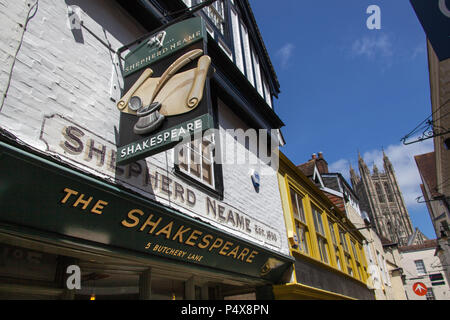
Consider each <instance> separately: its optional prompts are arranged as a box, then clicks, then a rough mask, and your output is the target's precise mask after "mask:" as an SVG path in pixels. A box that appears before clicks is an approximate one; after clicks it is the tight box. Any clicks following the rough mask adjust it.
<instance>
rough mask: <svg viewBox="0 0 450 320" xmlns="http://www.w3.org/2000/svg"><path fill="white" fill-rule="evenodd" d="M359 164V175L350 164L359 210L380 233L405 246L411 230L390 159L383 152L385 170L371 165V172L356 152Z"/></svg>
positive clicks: (411, 232) (412, 230)
mask: <svg viewBox="0 0 450 320" xmlns="http://www.w3.org/2000/svg"><path fill="white" fill-rule="evenodd" d="M358 167H359V172H360V175H361V176H358V175H357V174H356V173H355V170H353V168H352V167H350V180H351V183H352V185H353V189H354V190H355V191H356V193H357V195H358V197H359V200H360V206H361V209H362V210H363V211H366V212H367V213H368V215H369V217H370V220H371V222H372V224H373V225H374V226H375V227H376V230H377V233H378V234H379V235H380V236H382V237H384V238H386V239H389V240H390V241H392V242H396V243H398V244H399V245H400V246H403V245H407V243H408V239H409V238H410V237H411V235H412V234H413V233H414V229H413V227H412V223H411V219H410V217H409V213H408V210H407V209H406V206H405V201H404V199H403V196H402V193H401V191H400V187H399V185H398V181H397V177H396V176H395V172H394V168H393V166H392V163H391V162H390V161H389V158H388V157H387V156H386V154H385V153H384V151H383V167H384V172H381V171H379V170H378V168H377V166H376V165H375V164H374V165H373V169H372V173H371V172H370V170H369V168H368V167H367V165H366V164H365V162H364V160H363V159H362V157H361V155H360V154H359V153H358Z"/></svg>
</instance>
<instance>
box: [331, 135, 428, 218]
mask: <svg viewBox="0 0 450 320" xmlns="http://www.w3.org/2000/svg"><path fill="white" fill-rule="evenodd" d="M433 150H434V147H433V140H432V139H429V140H425V141H423V142H419V143H414V144H410V145H407V146H405V145H403V144H402V143H400V144H397V145H390V146H388V147H387V148H385V153H386V155H387V156H388V158H389V160H390V161H391V163H392V166H393V167H394V171H395V175H396V177H397V181H398V183H399V186H400V190H401V191H402V194H403V199H404V200H405V204H406V206H407V207H408V208H411V209H414V208H417V207H419V206H422V205H421V204H419V203H417V201H416V198H417V197H419V196H421V195H422V191H421V189H420V184H422V180H421V179H420V175H419V171H418V169H417V165H416V162H415V160H414V156H416V155H419V154H424V153H428V152H432V151H433ZM362 157H363V159H364V161H365V163H366V164H367V166H368V167H369V169H370V170H372V167H373V164H376V166H377V167H378V170H379V171H383V170H384V167H383V152H382V150H370V151H367V152H364V154H363V155H362ZM349 161H351V163H352V166H353V169H355V171H356V172H357V173H359V172H358V164H357V161H356V160H355V159H340V160H338V161H336V162H334V163H332V164H331V165H329V168H330V172H340V173H341V174H342V175H343V176H344V177H345V178H346V179H347V180H348V181H349V180H350V179H349V163H350V162H349Z"/></svg>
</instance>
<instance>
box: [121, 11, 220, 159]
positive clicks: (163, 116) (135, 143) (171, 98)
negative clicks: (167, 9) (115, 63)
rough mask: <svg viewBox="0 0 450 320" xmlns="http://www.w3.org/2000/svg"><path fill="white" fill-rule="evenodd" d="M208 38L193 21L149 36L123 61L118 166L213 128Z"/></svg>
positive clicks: (196, 22)
mask: <svg viewBox="0 0 450 320" xmlns="http://www.w3.org/2000/svg"><path fill="white" fill-rule="evenodd" d="M206 40H207V36H206V29H205V26H204V22H203V20H202V19H201V18H199V17H197V18H192V19H188V20H184V21H182V22H180V23H177V24H174V25H172V26H170V27H168V28H167V29H165V30H163V31H161V32H159V33H158V34H155V35H153V36H151V37H150V38H149V39H148V40H146V41H144V42H143V43H141V44H140V45H139V46H138V47H137V48H135V49H134V50H133V51H131V52H130V53H129V54H128V55H127V56H126V57H125V64H124V70H123V71H124V86H125V87H124V95H123V96H122V98H121V99H120V101H119V102H118V103H117V108H118V109H119V110H120V112H121V115H120V127H119V144H118V152H117V164H118V165H123V164H127V163H130V162H134V161H136V160H139V159H143V158H146V157H149V156H151V155H154V154H157V153H159V152H162V151H164V150H167V149H169V148H172V147H174V146H175V145H176V144H177V143H178V142H179V141H180V140H181V139H182V138H183V137H185V136H186V135H187V136H191V135H193V134H194V133H196V132H203V131H205V130H207V129H209V128H211V127H212V126H213V121H212V116H211V114H212V112H211V97H210V84H209V72H210V68H211V58H210V57H209V56H208V55H207V52H206V50H207V47H206Z"/></svg>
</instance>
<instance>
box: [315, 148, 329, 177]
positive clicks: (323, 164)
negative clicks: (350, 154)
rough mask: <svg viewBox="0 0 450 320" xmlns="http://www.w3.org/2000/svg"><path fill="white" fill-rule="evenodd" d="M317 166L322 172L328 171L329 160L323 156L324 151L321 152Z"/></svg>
mask: <svg viewBox="0 0 450 320" xmlns="http://www.w3.org/2000/svg"><path fill="white" fill-rule="evenodd" d="M316 166H317V169H319V172H320V173H328V162H327V161H326V160H325V158H324V157H323V152H319V159H317V160H316Z"/></svg>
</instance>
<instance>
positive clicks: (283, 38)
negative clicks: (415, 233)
mask: <svg viewBox="0 0 450 320" xmlns="http://www.w3.org/2000/svg"><path fill="white" fill-rule="evenodd" d="M276 3H277V4H278V5H277V6H274V5H273V4H274V2H273V1H270V0H250V4H251V6H252V9H253V11H254V14H255V17H256V21H257V23H258V26H259V28H260V31H261V33H262V36H263V39H264V42H265V45H266V47H267V50H268V52H269V55H270V57H271V60H272V63H273V65H274V67H275V70H276V72H277V75H278V79H279V81H280V85H281V94H280V95H279V99H278V100H275V110H276V112H277V113H278V115H279V116H280V118H281V119H282V120H283V121H284V123H285V124H286V127H284V128H283V134H284V137H285V139H286V141H287V145H286V146H285V147H284V148H283V150H282V151H283V152H284V153H285V154H286V155H287V156H288V157H289V158H290V159H291V160H292V162H294V163H295V164H300V163H303V162H306V161H307V160H309V159H310V157H311V154H312V153H317V152H320V151H321V152H323V153H324V157H325V159H326V160H327V162H328V164H329V166H330V168H331V170H333V171H335V172H336V171H338V172H341V173H342V174H344V176H346V177H348V164H349V163H351V164H352V165H353V167H354V168H357V159H358V158H357V155H358V150H359V151H360V153H361V155H362V156H363V158H364V159H365V160H366V163H367V165H368V166H369V167H372V165H373V163H376V164H377V166H378V168H379V169H381V168H382V163H381V156H382V153H381V148H382V147H383V148H384V150H385V151H386V153H387V155H388V156H389V157H390V159H391V162H392V163H393V165H394V169H395V170H396V173H397V178H398V180H399V182H400V187H401V189H402V192H403V195H404V198H405V202H406V203H407V207H408V210H409V213H410V216H411V219H412V222H413V225H414V227H419V229H420V230H421V231H422V232H423V233H424V234H425V235H426V236H428V237H430V238H435V237H436V236H435V233H434V230H433V227H432V225H431V221H430V218H429V215H428V211H427V208H426V206H425V205H424V204H418V203H417V202H416V201H415V198H416V197H418V196H420V195H421V191H420V187H419V184H420V177H419V173H418V170H417V167H416V164H415V162H414V159H413V156H414V155H417V154H422V153H426V152H431V151H433V143H432V141H431V140H428V141H427V142H422V143H416V144H413V145H410V146H409V147H406V146H404V145H403V144H402V143H401V141H400V139H401V138H402V137H403V136H405V135H406V134H407V133H409V132H410V131H411V130H412V129H413V128H414V127H415V126H416V125H417V124H418V123H420V122H421V121H422V120H423V119H425V118H426V117H428V116H429V115H430V114H431V103H430V87H429V78H428V76H429V75H428V64H427V55H426V38H425V33H424V31H423V29H422V27H421V25H420V23H419V21H418V19H417V17H416V15H415V12H414V10H413V8H412V7H411V5H410V3H409V1H407V0H371V1H365V0H345V1H334V0H323V1H312V0H309V1H304V0H302V1H299V0H282V1H278V2H276ZM370 5H378V6H379V7H380V9H381V29H380V30H369V29H368V28H367V26H366V20H367V18H368V17H369V16H370V15H369V14H367V13H366V9H367V8H368V7H369V6H370Z"/></svg>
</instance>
